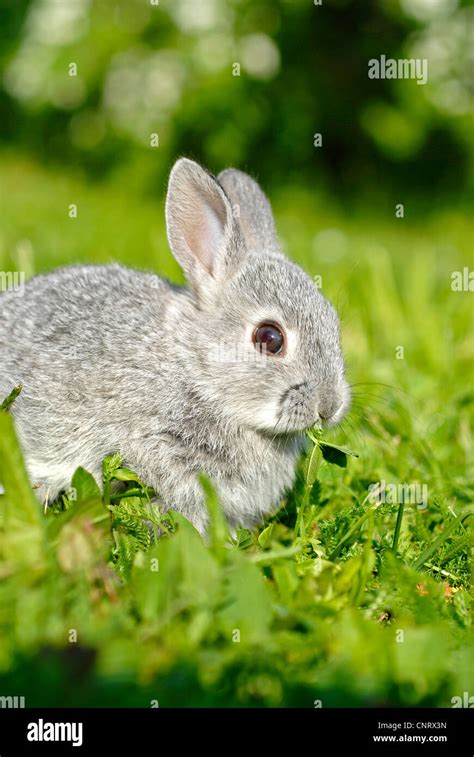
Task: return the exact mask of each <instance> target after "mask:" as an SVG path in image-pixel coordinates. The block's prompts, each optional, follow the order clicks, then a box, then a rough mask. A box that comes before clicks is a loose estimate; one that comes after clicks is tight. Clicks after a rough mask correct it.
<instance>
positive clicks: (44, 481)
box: [0, 158, 349, 533]
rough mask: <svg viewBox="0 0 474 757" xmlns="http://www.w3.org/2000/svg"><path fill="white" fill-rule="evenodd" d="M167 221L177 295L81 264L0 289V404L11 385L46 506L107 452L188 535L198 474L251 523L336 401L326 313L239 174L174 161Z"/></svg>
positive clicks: (231, 516)
mask: <svg viewBox="0 0 474 757" xmlns="http://www.w3.org/2000/svg"><path fill="white" fill-rule="evenodd" d="M166 222H167V230H168V239H169V243H170V247H171V250H172V251H173V254H174V256H175V257H176V260H177V261H178V263H179V264H180V266H181V267H182V269H183V271H184V273H185V275H186V277H187V281H188V283H189V288H188V289H186V288H180V287H177V286H173V285H172V284H169V283H168V282H167V281H164V280H162V279H160V278H158V277H157V276H155V275H153V274H151V273H145V272H141V271H136V270H130V269H128V268H124V267H122V266H119V265H107V266H105V265H97V266H96V265H83V266H82V265H81V266H71V267H67V268H62V269H59V270H57V271H54V272H53V273H49V274H46V275H40V276H36V277H35V278H33V279H32V280H31V281H29V282H28V283H27V284H26V287H25V291H24V296H23V297H20V296H18V294H17V293H15V292H7V293H4V294H2V295H0V397H2V396H5V395H7V394H8V393H9V392H10V391H11V389H12V388H13V387H14V386H15V385H17V384H19V383H21V384H23V391H22V393H21V394H20V396H19V397H18V399H17V400H16V402H15V404H14V405H13V407H12V412H13V415H14V417H15V422H16V427H17V431H18V434H19V438H20V441H21V444H22V448H23V451H24V454H25V458H26V463H27V467H28V471H29V474H30V476H31V480H32V482H33V483H34V484H36V485H37V487H38V490H39V492H40V496H41V498H42V499H43V500H45V499H48V500H52V499H53V498H54V497H56V496H57V495H58V493H59V492H60V491H61V490H62V489H65V488H67V487H68V485H69V483H70V480H71V476H72V474H73V472H74V471H75V469H76V468H77V467H78V466H80V465H81V466H83V467H84V468H86V469H87V470H89V471H90V472H91V473H92V474H93V475H94V476H95V478H96V479H97V480H98V481H99V482H100V478H101V461H102V459H103V458H104V457H105V456H106V455H108V454H110V453H112V452H117V451H118V452H120V453H121V454H122V455H123V458H124V463H125V464H126V465H127V467H129V468H132V469H133V470H134V471H135V472H136V473H137V474H138V475H139V476H140V477H141V478H142V480H143V481H144V482H145V483H146V484H148V485H150V486H152V487H153V488H154V489H155V490H156V491H157V492H158V493H159V499H160V501H161V502H162V503H163V505H164V508H165V509H168V508H173V509H175V510H177V511H179V512H181V513H182V514H183V515H184V516H186V517H187V518H188V519H189V520H190V521H191V522H192V523H193V524H194V525H195V527H196V528H197V529H198V530H199V531H200V532H201V533H204V532H205V530H206V523H207V511H206V508H205V506H204V502H203V493H202V489H201V485H200V483H199V481H198V476H197V474H198V473H199V472H200V471H202V472H204V473H205V474H206V475H207V476H208V477H209V478H210V480H211V481H212V482H213V483H214V485H215V487H216V490H217V492H218V495H219V498H220V501H221V504H222V507H223V509H224V511H225V514H226V516H227V519H228V521H229V523H230V524H231V526H233V527H235V526H236V525H238V524H241V525H244V526H251V525H252V524H254V523H255V522H257V521H258V520H260V519H261V518H262V516H263V514H264V513H267V512H269V511H271V510H272V509H273V508H274V507H275V506H276V505H277V504H278V502H279V500H280V498H281V497H282V495H283V494H284V492H285V490H288V488H289V487H291V485H292V482H293V479H294V475H295V465H296V461H297V458H298V456H299V454H300V452H301V450H302V447H303V444H304V438H305V437H304V434H303V433H302V432H303V431H304V429H306V428H308V427H309V426H312V425H313V424H315V423H324V424H330V423H334V422H337V421H338V420H339V419H340V418H341V417H342V416H343V415H344V413H345V411H346V409H347V406H348V403H349V388H348V385H347V383H346V381H345V379H344V364H343V358H342V354H341V349H340V344H339V323H338V318H337V315H336V312H335V311H334V309H333V307H332V306H331V305H330V304H329V303H328V302H327V300H326V299H325V298H324V297H323V296H322V295H321V293H320V292H319V290H318V289H317V287H316V286H315V285H314V283H313V282H312V280H311V279H310V278H309V277H308V276H307V275H306V274H305V273H304V272H303V271H302V270H301V269H300V268H299V267H298V266H297V265H295V264H294V263H291V262H290V261H289V260H287V258H285V257H284V255H283V254H282V252H281V251H280V248H279V245H278V241H277V238H276V233H275V227H274V222H273V217H272V212H271V208H270V204H269V202H268V200H267V199H266V197H265V195H264V194H263V192H262V190H261V189H260V187H259V186H258V184H257V183H256V182H255V181H254V180H253V179H251V178H250V177H249V176H247V175H246V174H244V173H242V172H240V171H237V170H235V169H232V168H231V169H228V170H226V171H224V172H223V173H221V174H219V177H218V179H216V178H215V177H214V176H212V175H211V174H210V173H208V172H207V171H206V170H204V169H203V168H201V167H200V166H199V165H197V164H196V163H194V162H193V161H190V160H187V159H184V158H183V159H181V160H178V161H177V163H176V164H175V166H174V167H173V170H172V172H171V175H170V179H169V186H168V195H167V201H166Z"/></svg>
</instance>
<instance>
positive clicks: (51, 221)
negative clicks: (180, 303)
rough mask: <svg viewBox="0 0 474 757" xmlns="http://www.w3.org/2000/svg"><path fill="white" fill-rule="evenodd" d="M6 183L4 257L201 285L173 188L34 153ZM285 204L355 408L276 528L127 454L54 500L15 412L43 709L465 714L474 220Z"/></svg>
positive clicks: (5, 451)
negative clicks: (184, 248)
mask: <svg viewBox="0 0 474 757" xmlns="http://www.w3.org/2000/svg"><path fill="white" fill-rule="evenodd" d="M214 168H215V169H216V170H220V169H221V168H223V166H216V167H214ZM0 173H1V176H2V181H1V185H0V204H1V207H2V215H1V219H0V270H3V271H10V270H17V271H18V270H20V271H25V273H26V275H27V276H31V275H33V274H35V273H37V272H40V271H45V270H50V269H52V268H54V267H56V266H59V265H67V264H70V263H77V262H86V261H95V262H107V261H112V260H117V261H120V262H123V263H125V264H128V265H131V266H136V267H142V268H149V269H152V270H154V271H157V272H158V273H159V274H160V275H164V276H167V277H169V278H170V279H172V280H173V281H180V280H181V279H180V272H179V268H178V266H177V264H176V263H175V262H174V260H173V258H172V256H171V253H170V251H169V249H168V246H167V242H166V235H165V229H164V223H163V200H164V192H165V186H164V185H163V186H162V187H161V186H157V187H155V190H156V191H155V193H154V195H153V196H152V195H151V194H150V196H147V197H143V196H141V195H140V196H136V195H135V194H134V192H133V181H132V180H131V181H130V183H128V182H127V181H120V180H118V179H117V178H116V179H115V181H112V180H110V182H109V183H104V184H103V185H98V184H96V185H91V184H88V183H86V182H85V181H84V179H83V178H82V177H81V175H80V173H77V175H74V174H73V173H71V172H69V173H68V174H67V175H66V174H64V173H60V172H56V171H55V170H54V169H46V168H44V167H40V166H39V165H38V164H36V163H34V162H32V160H31V159H30V158H27V157H25V156H21V155H18V154H14V153H3V154H2V155H1V156H0ZM270 195H271V199H272V202H273V207H274V212H275V217H276V220H277V226H278V229H279V232H280V234H281V238H282V240H283V244H284V247H285V249H286V250H287V252H288V254H289V255H290V256H291V257H292V258H293V259H295V260H296V261H297V262H298V263H300V264H301V265H302V266H303V267H304V268H305V269H306V270H307V271H308V272H309V273H310V274H311V275H312V276H314V277H315V281H316V282H317V283H318V284H319V283H322V288H323V292H324V293H325V294H326V295H327V296H328V297H329V298H330V299H331V300H332V301H333V303H334V304H335V305H336V307H337V309H338V311H339V313H340V316H341V322H342V337H343V345H344V350H345V354H346V360H347V372H348V377H349V381H350V382H351V384H352V385H353V403H352V408H351V411H350V413H349V415H348V417H347V419H346V420H344V421H343V422H342V424H341V426H340V427H339V428H336V429H333V430H330V431H328V432H326V433H325V435H324V438H323V439H320V438H316V437H313V439H312V440H311V439H308V453H307V455H306V457H305V458H304V459H303V460H301V464H300V468H299V474H298V477H297V481H296V484H295V487H294V489H293V491H292V492H290V493H289V495H288V497H287V499H286V500H285V501H284V502H282V503H281V507H280V508H279V509H278V510H277V511H276V512H275V514H274V515H273V516H272V517H270V518H268V519H267V521H266V522H265V523H263V524H262V525H261V526H260V527H259V528H258V529H257V531H256V532H255V533H251V532H249V531H246V530H241V531H239V532H238V534H237V539H236V540H232V539H231V538H230V537H229V535H228V534H227V531H226V527H225V524H224V522H223V521H222V518H221V515H220V510H219V505H218V503H217V502H216V501H215V496H214V493H213V490H212V486H211V485H210V483H209V482H206V481H203V486H204V487H205V489H206V492H207V499H208V506H209V508H210V512H211V514H212V522H213V527H212V532H211V534H210V538H209V543H207V544H206V543H204V542H203V541H202V539H201V537H200V536H199V535H198V534H197V532H195V531H194V529H193V528H192V526H190V525H189V524H188V523H187V522H186V521H185V520H184V519H183V518H182V517H180V516H179V515H176V514H171V515H169V516H166V518H163V517H161V516H159V515H157V514H156V513H153V512H152V511H151V510H150V504H149V501H148V492H147V491H146V489H145V488H144V487H143V486H142V485H141V483H140V482H137V481H135V480H134V476H133V472H131V471H127V470H126V469H123V468H122V467H121V462H120V460H119V459H118V458H110V459H108V460H106V461H104V465H103V475H104V484H105V485H104V490H103V494H102V495H101V493H100V490H99V489H98V487H97V485H96V483H95V482H94V480H93V479H92V478H91V477H90V476H89V475H88V474H87V472H86V471H83V470H79V471H78V472H77V473H76V474H75V476H74V479H73V481H72V489H71V490H70V491H69V493H66V494H65V495H64V497H63V498H62V500H61V502H58V503H56V504H55V505H54V506H53V507H52V508H50V509H49V511H48V512H47V513H46V514H44V513H43V512H42V509H41V507H40V506H39V504H38V502H37V501H36V499H35V497H34V495H33V493H32V491H31V488H30V485H29V482H28V480H27V477H26V474H25V470H24V465H23V462H22V459H21V452H20V449H19V445H18V442H17V439H16V436H15V432H14V427H13V423H12V418H11V416H10V414H9V412H8V408H7V409H6V410H2V411H0V481H1V482H2V483H3V485H4V488H5V494H3V495H1V496H0V503H1V505H2V507H1V511H0V512H1V523H0V576H1V579H2V580H1V583H0V635H1V642H2V643H1V644H0V690H1V692H2V694H8V695H12V696H13V695H18V696H25V697H26V704H27V706H31V707H33V706H62V705H65V704H67V705H70V706H73V705H76V706H136V707H150V706H151V707H154V706H158V705H159V706H164V707H166V706H174V705H175V706H178V705H179V706H189V707H192V706H200V707H202V706H224V707H232V706H302V707H320V706H322V707H331V706H339V707H340V706H376V705H378V706H396V705H400V706H436V707H451V706H452V699H453V697H457V696H460V697H462V696H463V692H465V691H467V692H469V691H470V692H472V691H473V690H474V689H473V686H474V681H473V673H472V671H473V670H474V646H473V642H472V629H471V619H470V613H471V595H470V583H471V562H470V558H471V555H472V535H471V533H470V528H469V524H470V523H472V518H471V515H472V513H473V507H472V504H471V503H472V501H473V500H472V498H473V493H474V486H473V483H472V476H471V477H470V476H469V468H470V461H472V459H473V437H472V425H471V420H472V410H473V402H474V392H473V389H472V368H473V366H472V354H473V347H474V345H473V331H472V326H473V306H472V293H471V292H469V291H453V289H452V287H451V282H452V273H453V272H455V271H462V270H463V268H464V267H465V266H469V267H470V268H471V269H472V267H473V259H472V226H470V225H469V223H468V221H467V220H466V217H465V216H464V215H463V213H462V211H461V210H450V211H448V210H446V211H443V210H439V212H438V213H437V214H436V215H434V214H433V215H432V216H431V217H425V218H423V219H419V218H418V220H416V218H417V216H416V213H415V211H414V209H411V208H410V207H405V216H404V217H403V218H397V217H396V215H395V205H396V203H399V202H400V201H401V200H400V199H399V198H398V197H397V198H395V199H394V202H393V207H382V208H381V209H380V208H378V210H377V211H376V210H375V206H374V208H373V209H371V208H367V207H360V208H355V209H353V210H352V211H351V212H346V211H344V210H343V209H342V207H340V206H339V205H338V204H337V203H336V202H335V201H332V202H331V201H328V199H327V198H326V197H325V196H324V193H323V192H322V190H321V189H320V188H318V187H316V188H315V190H314V191H313V192H309V190H308V189H304V188H299V187H290V188H288V189H287V190H280V191H279V192H276V193H275V194H272V192H271V191H270ZM71 205H75V206H76V207H77V217H76V218H71V217H70V215H69V209H70V206H71ZM319 277H320V278H319ZM12 389H13V387H12ZM1 399H3V398H0V401H1ZM324 443H328V444H332V445H336V447H343V448H345V449H348V450H350V451H352V452H354V453H355V454H356V455H357V456H354V455H346V454H345V453H341V452H338V451H337V450H336V451H334V448H332V447H327V446H324ZM331 450H332V451H331ZM471 469H472V465H471ZM114 480H121V481H124V480H125V481H127V482H128V484H127V486H128V489H127V490H126V492H125V495H126V496H123V495H121V496H120V497H118V496H117V495H116V494H114V493H113V492H114V488H113V486H112V483H113V481H114ZM374 486H375V487H377V486H378V489H375V491H374ZM377 491H379V492H380V494H379V495H377ZM407 492H408V494H407ZM413 493H415V494H414V496H410V495H411V494H413ZM418 495H419V496H418ZM413 500H416V501H413ZM144 518H153V519H156V522H157V524H159V525H160V527H161V529H162V530H163V531H164V535H163V536H162V537H161V538H160V539H158V540H156V539H155V538H153V536H152V533H151V531H150V529H149V528H148V527H147V526H146V525H145V524H144V522H143V521H144Z"/></svg>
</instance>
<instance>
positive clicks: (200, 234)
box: [166, 158, 243, 290]
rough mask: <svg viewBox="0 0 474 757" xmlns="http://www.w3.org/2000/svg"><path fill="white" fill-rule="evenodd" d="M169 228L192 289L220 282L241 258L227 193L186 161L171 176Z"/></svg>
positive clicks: (173, 248) (178, 164) (168, 201)
mask: <svg viewBox="0 0 474 757" xmlns="http://www.w3.org/2000/svg"><path fill="white" fill-rule="evenodd" d="M166 226H167V232H168V241H169V244H170V247H171V250H172V251H173V255H174V256H175V258H176V260H177V261H178V263H179V264H180V266H181V268H182V269H183V271H184V272H185V274H186V277H187V279H188V281H189V283H190V284H191V286H192V287H193V288H194V289H197V290H199V289H202V287H205V288H209V286H210V285H211V280H216V281H219V280H220V279H222V277H223V276H225V275H226V274H228V273H229V272H230V270H231V268H232V267H233V266H235V264H236V263H238V258H239V256H240V255H241V254H242V252H243V245H242V242H241V235H240V230H239V227H238V224H237V223H236V222H235V220H234V219H233V217H232V206H231V204H230V202H229V200H228V198H227V197H226V195H225V192H224V191H223V190H222V187H221V186H220V184H219V183H218V182H217V180H216V179H215V178H214V176H212V175H211V174H210V173H208V172H207V171H205V170H204V169H203V168H201V166H199V165H198V164H197V163H194V161H192V160H188V159H187V158H181V159H180V160H178V161H177V162H176V163H175V165H174V166H173V169H172V171H171V174H170V178H169V183H168V195H167V198H166Z"/></svg>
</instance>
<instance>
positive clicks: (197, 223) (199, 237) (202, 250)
mask: <svg viewBox="0 0 474 757" xmlns="http://www.w3.org/2000/svg"><path fill="white" fill-rule="evenodd" d="M225 223H226V211H225V206H224V204H223V202H222V200H221V198H220V197H218V196H213V197H211V198H209V197H207V196H206V197H204V196H203V195H202V193H201V192H199V191H198V192H197V193H196V197H195V202H194V206H193V208H192V210H191V212H190V216H189V218H188V220H187V223H186V231H185V236H186V242H187V244H188V246H189V248H190V252H191V254H192V255H193V257H195V258H197V259H198V261H199V262H200V263H201V265H202V266H204V267H205V268H206V270H207V271H209V273H211V274H212V273H214V270H215V267H216V261H217V256H218V253H219V249H220V247H221V244H222V240H223V237H224V229H225Z"/></svg>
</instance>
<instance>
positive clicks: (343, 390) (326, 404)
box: [275, 381, 349, 433]
mask: <svg viewBox="0 0 474 757" xmlns="http://www.w3.org/2000/svg"><path fill="white" fill-rule="evenodd" d="M348 405H349V388H348V386H347V384H346V382H345V381H344V382H342V384H340V385H337V388H332V387H331V388H328V387H325V386H323V385H321V384H319V383H315V382H311V381H308V382H300V383H298V384H293V385H292V386H290V387H289V388H288V389H287V390H286V391H285V392H284V393H283V395H282V397H281V400H280V403H279V412H278V417H277V423H276V428H275V431H278V432H279V433H290V432H295V431H306V430H307V429H309V428H311V427H313V426H320V427H327V426H332V425H334V424H335V423H338V422H339V421H340V420H341V419H342V417H343V416H344V414H345V412H346V410H347V407H348Z"/></svg>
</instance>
